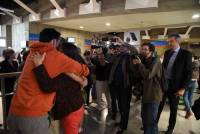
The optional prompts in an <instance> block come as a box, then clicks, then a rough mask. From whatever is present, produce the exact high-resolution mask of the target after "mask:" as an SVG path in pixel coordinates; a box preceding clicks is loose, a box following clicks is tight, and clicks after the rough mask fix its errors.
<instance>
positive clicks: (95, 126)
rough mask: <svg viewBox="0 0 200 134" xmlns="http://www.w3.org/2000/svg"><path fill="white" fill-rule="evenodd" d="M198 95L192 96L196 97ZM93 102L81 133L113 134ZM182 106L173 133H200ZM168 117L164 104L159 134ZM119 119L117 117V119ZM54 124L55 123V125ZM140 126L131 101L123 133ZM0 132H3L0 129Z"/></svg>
mask: <svg viewBox="0 0 200 134" xmlns="http://www.w3.org/2000/svg"><path fill="white" fill-rule="evenodd" d="M198 96H199V95H195V96H194V100H195V98H197V97H198ZM95 107H96V106H95V104H92V106H91V107H90V108H89V109H88V110H86V111H85V119H84V123H83V133H82V134H115V132H116V127H115V126H114V125H111V126H110V125H106V121H105V120H106V115H107V109H105V110H104V111H103V112H102V116H101V119H102V120H103V121H102V122H99V121H98V119H97V118H96V117H97V110H96V108H95ZM182 109H183V107H182V106H180V108H179V111H178V117H177V124H176V127H175V130H174V134H200V121H197V120H195V118H194V117H192V118H190V119H189V120H186V119H185V118H184V115H185V112H184V111H183V110H182ZM168 118H169V107H168V106H167V105H166V106H165V109H164V110H163V113H162V115H161V119H160V122H159V130H160V134H164V132H163V131H164V130H166V128H167V125H168ZM118 120H119V119H118ZM55 124H56V125H55ZM53 126H54V129H52V134H58V132H57V131H58V130H57V123H54V125H53ZM140 128H141V118H140V103H139V102H138V103H131V110H130V119H129V125H128V130H127V131H125V133H124V134H143V131H141V130H140ZM0 134H3V133H2V132H1V131H0Z"/></svg>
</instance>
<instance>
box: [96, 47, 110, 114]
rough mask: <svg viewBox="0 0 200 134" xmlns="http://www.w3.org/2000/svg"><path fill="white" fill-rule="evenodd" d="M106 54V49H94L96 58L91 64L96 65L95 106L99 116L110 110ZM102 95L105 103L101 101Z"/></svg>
mask: <svg viewBox="0 0 200 134" xmlns="http://www.w3.org/2000/svg"><path fill="white" fill-rule="evenodd" d="M106 53H107V49H106V48H102V47H100V48H96V54H97V56H95V57H93V58H92V63H93V64H94V65H96V93H97V105H98V110H99V116H100V117H101V112H102V110H103V109H105V108H108V110H110V109H111V104H110V93H109V89H108V83H107V79H108V74H109V72H108V71H109V63H108V62H107V61H106V60H105V54H106ZM103 93H104V94H105V96H106V102H105V101H104V99H103V96H102V95H103Z"/></svg>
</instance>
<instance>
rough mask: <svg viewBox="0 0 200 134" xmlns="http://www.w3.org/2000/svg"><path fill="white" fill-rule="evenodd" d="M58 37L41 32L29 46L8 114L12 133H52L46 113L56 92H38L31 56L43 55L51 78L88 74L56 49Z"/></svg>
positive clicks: (86, 69)
mask: <svg viewBox="0 0 200 134" xmlns="http://www.w3.org/2000/svg"><path fill="white" fill-rule="evenodd" d="M59 37H60V33H59V32H57V31H56V30H54V29H51V28H47V29H44V30H42V31H41V32H40V36H39V42H38V43H35V44H34V45H32V46H30V55H29V56H28V57H27V60H26V63H25V65H24V69H23V71H22V74H21V76H20V78H19V81H18V85H17V89H16V94H15V95H14V97H13V100H12V103H11V107H10V111H9V117H8V126H9V130H10V132H11V133H12V134H50V133H51V132H50V128H49V121H48V112H49V111H50V110H51V108H52V106H53V101H54V97H55V93H45V92H44V91H42V90H41V89H40V87H39V85H38V83H37V81H36V78H35V76H34V73H33V71H32V69H33V68H34V63H33V62H32V60H31V54H34V53H35V52H39V53H41V54H43V53H46V58H45V60H44V62H43V64H44V66H45V68H46V69H47V72H48V74H49V75H50V77H52V78H53V77H55V76H57V75H59V74H61V73H64V72H65V73H66V72H68V73H74V74H76V75H78V76H87V75H88V73H89V70H88V68H87V67H86V66H85V65H81V64H79V63H78V62H76V61H74V60H72V59H71V58H69V57H67V56H65V55H64V54H62V53H61V52H59V51H57V50H56V48H55V47H57V45H58V44H59ZM46 92H48V91H46Z"/></svg>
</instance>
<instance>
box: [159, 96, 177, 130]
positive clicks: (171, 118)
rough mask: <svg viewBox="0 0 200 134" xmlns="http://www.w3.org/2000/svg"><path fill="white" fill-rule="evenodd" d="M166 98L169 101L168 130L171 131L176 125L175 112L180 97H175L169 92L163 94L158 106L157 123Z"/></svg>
mask: <svg viewBox="0 0 200 134" xmlns="http://www.w3.org/2000/svg"><path fill="white" fill-rule="evenodd" d="M167 98H168V100H169V106H170V116H169V125H168V130H173V129H174V127H175V125H176V118H177V110H178V104H179V99H180V97H176V96H175V94H174V93H170V92H169V93H165V94H164V96H163V99H162V101H161V102H160V105H159V109H158V116H157V121H159V119H160V115H161V113H162V110H163V107H164V105H165V101H166V99H167Z"/></svg>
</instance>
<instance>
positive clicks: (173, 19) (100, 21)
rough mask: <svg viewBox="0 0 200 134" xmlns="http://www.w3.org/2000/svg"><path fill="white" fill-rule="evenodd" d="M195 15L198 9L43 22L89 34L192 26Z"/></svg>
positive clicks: (199, 21) (199, 11) (195, 21)
mask: <svg viewBox="0 0 200 134" xmlns="http://www.w3.org/2000/svg"><path fill="white" fill-rule="evenodd" d="M196 13H199V14H200V9H194V10H183V11H170V12H155V13H137V14H133V13H132V14H124V15H115V16H103V17H92V18H78V19H66V20H57V21H56V20H54V21H50V22H44V24H48V25H53V26H58V27H63V28H68V29H76V30H83V31H89V32H111V31H126V30H130V29H145V28H147V29H150V28H155V27H166V26H174V25H176V26H177V25H192V24H193V23H195V24H200V18H199V19H197V20H194V19H192V18H191V17H192V15H193V14H196ZM106 22H110V23H111V26H106V25H105V23H106ZM80 26H83V27H84V29H80Z"/></svg>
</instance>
